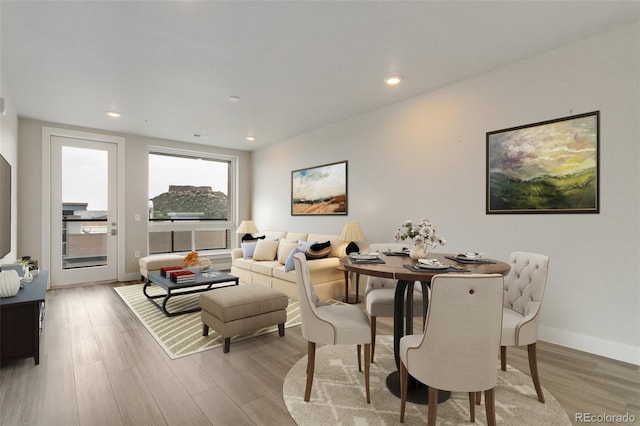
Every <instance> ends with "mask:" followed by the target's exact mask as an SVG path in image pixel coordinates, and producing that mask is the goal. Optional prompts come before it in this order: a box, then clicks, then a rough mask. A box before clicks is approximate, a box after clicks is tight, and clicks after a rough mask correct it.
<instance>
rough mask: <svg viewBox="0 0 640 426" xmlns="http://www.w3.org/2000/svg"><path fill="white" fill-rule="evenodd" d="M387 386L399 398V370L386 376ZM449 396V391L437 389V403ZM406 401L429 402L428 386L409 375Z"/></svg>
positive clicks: (415, 402)
mask: <svg viewBox="0 0 640 426" xmlns="http://www.w3.org/2000/svg"><path fill="white" fill-rule="evenodd" d="M387 388H388V389H389V391H390V392H391V393H392V394H394V395H395V396H397V397H398V398H400V372H399V371H394V372H393V373H391V374H389V375H388V376H387ZM450 396H451V392H449V391H443V390H441V391H438V404H440V403H441V402H445V401H446V400H447V399H449V397H450ZM407 401H409V402H413V403H414V404H428V403H429V386H427V385H424V384H422V383H420V382H418V381H417V380H415V379H413V378H411V376H409V386H408V387H407Z"/></svg>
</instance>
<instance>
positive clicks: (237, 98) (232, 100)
mask: <svg viewBox="0 0 640 426" xmlns="http://www.w3.org/2000/svg"><path fill="white" fill-rule="evenodd" d="M229 100H230V101H231V102H240V96H229Z"/></svg>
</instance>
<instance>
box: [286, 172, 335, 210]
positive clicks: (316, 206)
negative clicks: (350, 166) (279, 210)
mask: <svg viewBox="0 0 640 426" xmlns="http://www.w3.org/2000/svg"><path fill="white" fill-rule="evenodd" d="M346 214H347V162H346V161H342V162H339V163H331V164H325V165H322V166H316V167H310V168H307V169H300V170H294V171H292V172H291V215H292V216H307V215H346Z"/></svg>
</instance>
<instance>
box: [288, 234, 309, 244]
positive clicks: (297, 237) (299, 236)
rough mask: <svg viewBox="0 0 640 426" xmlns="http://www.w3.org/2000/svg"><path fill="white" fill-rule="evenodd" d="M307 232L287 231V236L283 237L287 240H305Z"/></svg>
mask: <svg viewBox="0 0 640 426" xmlns="http://www.w3.org/2000/svg"><path fill="white" fill-rule="evenodd" d="M307 235H309V234H307V233H306V232H287V236H286V237H285V240H287V241H296V242H297V241H300V240H302V241H307Z"/></svg>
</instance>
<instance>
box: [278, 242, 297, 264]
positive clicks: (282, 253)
mask: <svg viewBox="0 0 640 426" xmlns="http://www.w3.org/2000/svg"><path fill="white" fill-rule="evenodd" d="M296 247H298V242H297V241H280V245H279V246H278V262H280V264H281V265H284V264H285V263H286V262H287V258H288V257H289V254H290V253H291V250H293V249H294V248H296Z"/></svg>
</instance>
